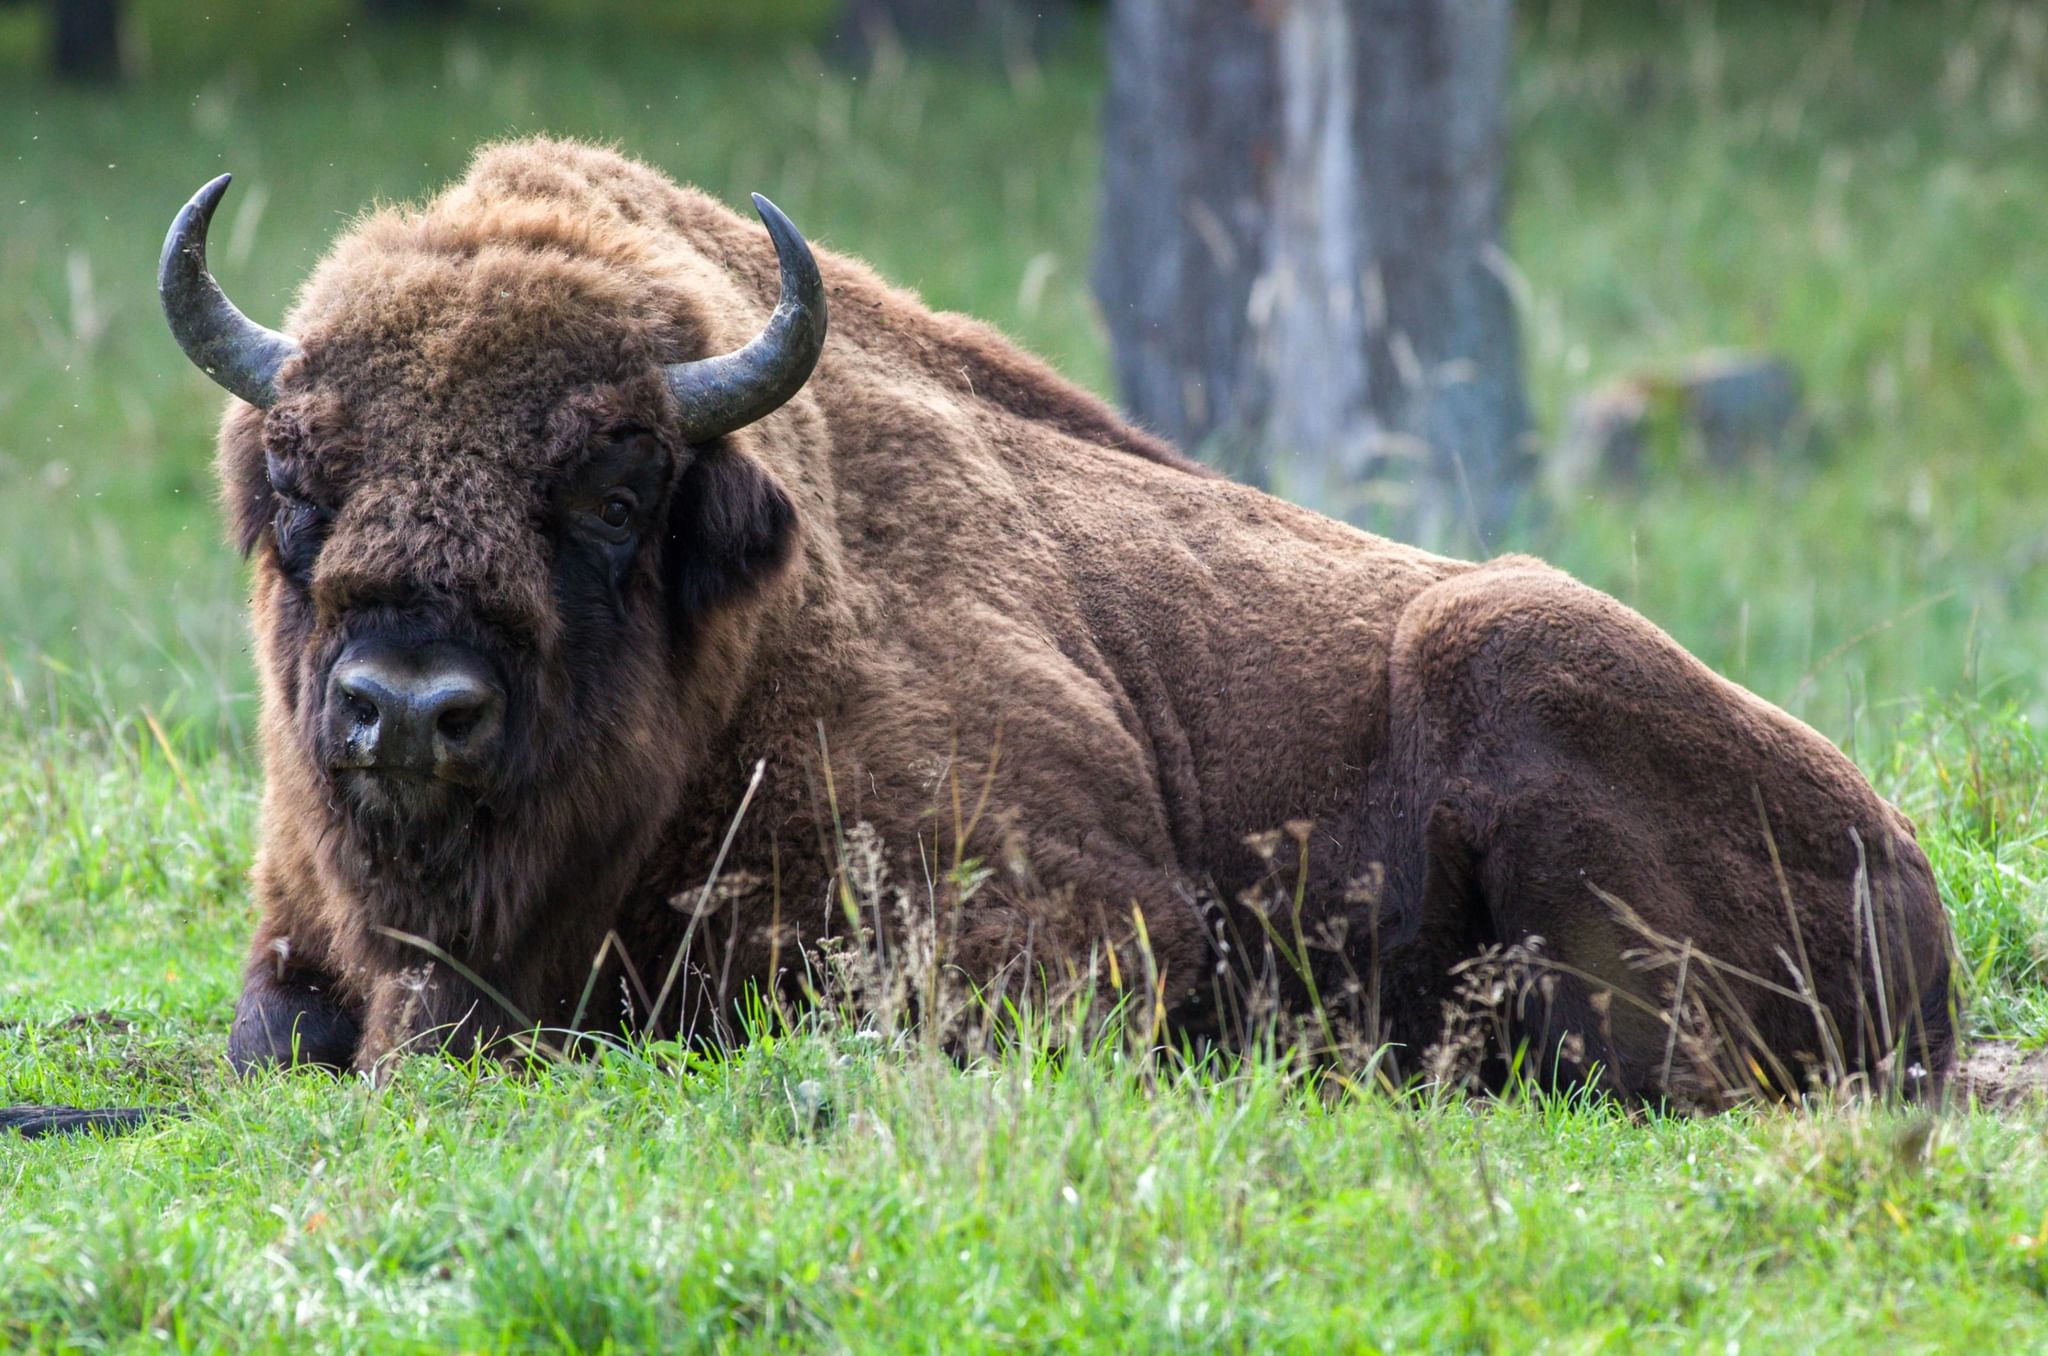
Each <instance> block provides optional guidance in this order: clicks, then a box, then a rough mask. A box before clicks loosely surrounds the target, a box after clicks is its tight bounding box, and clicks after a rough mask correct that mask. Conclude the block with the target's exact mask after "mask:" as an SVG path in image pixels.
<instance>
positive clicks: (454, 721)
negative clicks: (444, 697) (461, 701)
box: [434, 706, 483, 744]
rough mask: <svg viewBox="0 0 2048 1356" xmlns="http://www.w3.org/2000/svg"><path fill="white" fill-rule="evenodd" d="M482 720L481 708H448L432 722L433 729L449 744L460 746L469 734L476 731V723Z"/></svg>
mask: <svg viewBox="0 0 2048 1356" xmlns="http://www.w3.org/2000/svg"><path fill="white" fill-rule="evenodd" d="M482 719H483V707H482V706H457V707H450V708H449V709H448V710H446V711H443V712H442V713H441V715H440V718H439V719H438V720H436V721H435V722H434V729H435V730H436V732H438V733H439V734H440V736H441V738H443V739H445V740H447V741H448V742H449V743H451V744H460V743H461V742H462V741H463V740H465V739H467V738H469V735H470V732H471V731H472V730H474V729H476V726H477V722H478V721H480V720H482Z"/></svg>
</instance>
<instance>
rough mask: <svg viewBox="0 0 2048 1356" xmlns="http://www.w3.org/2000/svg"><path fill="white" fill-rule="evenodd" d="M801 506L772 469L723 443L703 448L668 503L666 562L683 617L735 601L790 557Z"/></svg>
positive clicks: (673, 600) (672, 600)
mask: <svg viewBox="0 0 2048 1356" xmlns="http://www.w3.org/2000/svg"><path fill="white" fill-rule="evenodd" d="M795 541H796V505H795V504H794V503H792V502H790V498H789V495H788V493H787V492H786V491H785V490H784V489H783V488H782V486H781V485H779V484H777V483H776V480H775V477H774V476H772V475H770V474H769V473H768V470H767V468H765V467H763V466H761V465H760V464H759V463H757V462H755V461H754V460H753V459H752V458H751V457H747V456H743V455H741V454H740V453H738V452H734V451H731V450H730V449H727V448H723V447H716V446H714V447H712V448H708V449H705V450H704V451H702V452H700V453H699V455H698V456H697V458H696V460H694V461H692V462H691V463H690V465H689V468H688V469H687V470H685V471H684V472H683V474H682V478H681V479H680V480H679V481H678V482H677V483H676V489H675V494H674V495H673V496H672V497H671V499H670V501H669V513H668V551H667V560H666V563H665V565H664V573H665V574H666V576H667V581H668V591H669V606H670V608H671V609H672V610H673V613H674V615H675V616H676V618H677V619H678V620H683V619H686V618H689V617H693V616H696V615H698V614H699V613H702V612H704V611H706V610H707V609H710V608H714V607H717V606H719V605H721V604H724V603H729V602H733V601H736V600H737V599H740V598H743V597H745V596H746V595H747V594H749V593H751V592H753V591H754V590H755V589H757V588H759V587H760V586H761V585H762V584H765V583H767V582H768V581H769V580H770V579H773V578H774V577H775V575H776V574H777V573H779V572H780V571H781V569H782V567H783V566H784V565H785V564H787V563H788V561H789V556H790V551H791V548H792V546H793V545H794V543H795Z"/></svg>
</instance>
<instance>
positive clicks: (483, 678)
mask: <svg viewBox="0 0 2048 1356" xmlns="http://www.w3.org/2000/svg"><path fill="white" fill-rule="evenodd" d="M327 719H328V728H329V730H330V732H331V733H332V734H333V736H334V741H335V749H336V753H335V757H334V760H333V761H334V763H335V765H336V766H338V767H356V768H378V769H383V770H387V771H406V772H431V773H435V774H437V775H440V776H445V777H449V778H451V779H453V780H458V781H460V780H466V779H468V778H469V777H473V776H474V775H476V774H478V773H480V772H481V771H483V770H484V769H485V768H486V767H487V766H488V765H489V763H490V760H491V758H492V756H493V755H495V754H496V753H497V751H498V745H499V743H500V741H501V740H502V738H503V736H504V731H505V692H504V689H503V688H501V687H499V686H498V684H497V683H496V682H495V681H493V680H492V677H491V673H490V670H489V668H488V667H487V666H486V665H485V664H484V662H483V661H482V660H481V659H479V658H477V657H476V656H475V655H472V654H470V653H468V652H467V651H464V650H461V649H458V648H456V647H454V646H447V645H437V646H430V647H428V648H426V649H423V650H404V649H399V648H397V647H394V646H387V645H379V644H375V643H368V644H360V643H359V644H357V645H352V646H350V647H349V649H348V650H347V651H346V652H345V653H344V654H343V655H342V657H341V659H340V661H339V662H337V663H336V664H335V666H334V674H333V676H332V677H331V678H330V679H329V680H328V689H327Z"/></svg>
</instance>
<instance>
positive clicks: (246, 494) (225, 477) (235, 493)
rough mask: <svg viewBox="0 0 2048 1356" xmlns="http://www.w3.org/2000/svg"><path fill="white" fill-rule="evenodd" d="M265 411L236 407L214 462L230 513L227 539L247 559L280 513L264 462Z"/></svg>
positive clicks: (227, 509) (223, 501) (221, 490)
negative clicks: (263, 413) (263, 419)
mask: <svg viewBox="0 0 2048 1356" xmlns="http://www.w3.org/2000/svg"><path fill="white" fill-rule="evenodd" d="M262 422H263V421H262V411H260V410H248V409H247V407H243V409H239V410H236V411H235V412H234V413H233V414H231V415H229V416H228V419H227V423H226V426H225V427H223V428H222V430H221V440H220V453H219V456H218V458H217V460H216V462H215V465H216V466H217V467H218V471H219V476H220V497H221V507H222V509H224V510H225V511H226V513H227V518H228V540H230V541H232V542H233V543H234V544H235V549H236V550H238V551H240V552H241V553H242V556H243V558H244V559H247V558H248V555H249V553H250V552H251V551H254V550H255V549H256V543H257V542H259V541H261V540H262V539H263V529H264V528H266V527H268V526H270V520H271V519H272V518H274V517H275V516H276V514H277V504H276V501H275V500H274V499H273V498H272V495H271V489H270V474H269V472H268V471H266V470H265V469H264V463H263V432H262Z"/></svg>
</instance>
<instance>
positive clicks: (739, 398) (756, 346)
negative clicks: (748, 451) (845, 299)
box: [665, 193, 825, 443]
mask: <svg viewBox="0 0 2048 1356" xmlns="http://www.w3.org/2000/svg"><path fill="white" fill-rule="evenodd" d="M754 210H755V211H757V212H759V213H760V214H761V220H762V221H763V222H765V223H766V224H767V226H768V234H769V235H770V236H772V237H773V238H774V240H775V257H776V258H777V259H779V260H780V261H781V263H782V300H781V301H780V302H778V303H777V304H776V307H775V314H774V315H772V316H770V317H769V318H768V326H767V328H766V329H764V330H762V331H761V332H760V333H759V334H758V335H755V336H754V338H753V340H752V342H750V343H749V344H748V345H747V346H746V347H745V348H742V349H740V350H739V351H737V352H734V353H726V354H721V355H720V356H718V357H716V358H700V359H698V360H697V361H695V362H687V363H670V364H669V365H668V366H667V368H666V369H665V371H666V372H667V375H668V389H669V390H670V391H671V392H673V393H674V394H675V398H676V403H677V404H678V405H680V406H681V407H682V427H683V438H684V440H685V441H686V442H692V443H704V442H709V441H711V440H712V439H713V438H717V437H720V436H722V435H724V434H727V433H730V432H732V431H733V430H734V429H736V428H743V427H745V426H746V425H748V424H751V423H753V422H754V421H755V420H756V419H759V418H761V417H762V416H763V415H766V414H768V413H770V412H771V411H773V410H774V409H776V408H777V407H778V406H780V405H781V404H782V403H783V402H784V401H786V400H788V399H789V398H790V397H791V396H793V395H795V394H796V393H797V392H798V391H800V390H802V389H803V385H804V382H806V381H808V380H809V379H810V375H811V369H812V368H813V367H816V366H817V364H818V354H819V352H820V350H822V349H823V348H824V347H825V284H824V282H823V280H821V279H820V278H819V277H818V263H817V261H816V260H815V259H813V258H811V247H810V246H809V245H806V244H805V243H804V238H803V236H802V235H800V234H798V232H797V229H796V227H794V226H792V225H790V222H789V218H788V217H786V216H784V215H782V209H781V208H779V207H777V206H776V205H775V204H774V203H772V202H769V201H768V200H767V199H766V198H764V197H762V196H761V195H760V194H758V193H756V194H755V195H754Z"/></svg>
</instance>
